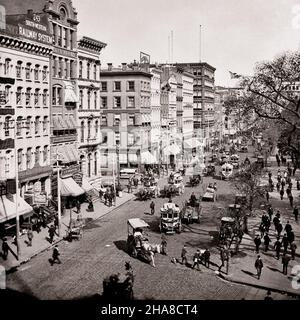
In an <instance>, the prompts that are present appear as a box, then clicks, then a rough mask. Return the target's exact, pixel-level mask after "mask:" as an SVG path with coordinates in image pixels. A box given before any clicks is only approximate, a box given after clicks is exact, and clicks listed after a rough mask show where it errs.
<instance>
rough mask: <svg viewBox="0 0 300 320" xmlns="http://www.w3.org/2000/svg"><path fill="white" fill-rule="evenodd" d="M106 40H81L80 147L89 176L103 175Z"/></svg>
mask: <svg viewBox="0 0 300 320" xmlns="http://www.w3.org/2000/svg"><path fill="white" fill-rule="evenodd" d="M105 46H106V44H105V43H103V42H100V41H97V40H94V39H91V38H88V37H83V38H81V39H80V40H79V41H78V90H79V105H78V124H79V130H78V147H79V158H80V170H81V172H82V173H83V175H84V176H85V177H87V178H89V179H95V178H97V177H98V176H100V175H101V167H100V142H101V132H100V123H101V110H100V67H101V65H100V60H99V55H100V52H101V50H102V49H103V48H105Z"/></svg>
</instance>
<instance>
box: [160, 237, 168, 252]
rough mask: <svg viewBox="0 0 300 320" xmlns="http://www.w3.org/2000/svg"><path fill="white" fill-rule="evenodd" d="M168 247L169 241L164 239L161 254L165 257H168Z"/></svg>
mask: <svg viewBox="0 0 300 320" xmlns="http://www.w3.org/2000/svg"><path fill="white" fill-rule="evenodd" d="M167 245H168V243H167V240H166V238H165V237H163V238H162V241H161V253H162V254H164V255H167Z"/></svg>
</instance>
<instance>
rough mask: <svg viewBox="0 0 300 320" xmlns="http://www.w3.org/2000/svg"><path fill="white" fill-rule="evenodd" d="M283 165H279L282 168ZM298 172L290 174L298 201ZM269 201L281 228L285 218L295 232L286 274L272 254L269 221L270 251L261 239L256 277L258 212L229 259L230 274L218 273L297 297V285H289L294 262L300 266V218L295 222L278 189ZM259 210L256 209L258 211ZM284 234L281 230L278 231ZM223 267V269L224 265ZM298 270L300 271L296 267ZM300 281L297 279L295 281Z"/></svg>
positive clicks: (273, 237) (272, 231)
mask: <svg viewBox="0 0 300 320" xmlns="http://www.w3.org/2000/svg"><path fill="white" fill-rule="evenodd" d="M283 168H284V167H281V169H283ZM270 169H271V171H272V173H273V179H274V178H275V177H276V176H277V170H278V167H274V166H273V167H271V168H270ZM298 176H299V172H297V174H296V176H295V177H293V179H292V180H293V181H292V182H293V190H292V193H293V196H294V204H296V205H298V206H299V205H300V198H299V194H300V191H297V189H296V183H295V179H296V178H298ZM270 203H271V204H272V207H273V208H274V211H275V212H276V210H277V209H278V210H280V213H281V223H282V225H283V228H284V227H285V225H286V223H287V221H289V222H290V224H291V225H292V228H293V231H294V233H295V243H296V245H297V250H296V258H295V260H290V262H289V266H288V274H287V275H284V274H283V273H282V264H281V257H282V252H281V256H280V259H279V260H277V259H276V258H275V251H274V247H273V246H274V243H275V241H276V237H277V233H275V228H274V224H273V223H272V224H271V228H270V231H269V236H270V238H271V241H272V242H271V244H270V246H269V248H270V249H269V251H268V252H264V245H263V239H262V245H261V246H260V253H259V254H260V256H261V259H262V261H263V263H264V267H263V270H262V275H261V278H260V279H259V280H258V279H257V276H256V269H255V267H254V263H255V260H256V258H257V254H256V252H255V245H254V242H253V239H254V237H255V234H256V233H260V232H259V225H260V222H261V213H257V214H256V215H255V214H254V216H253V217H251V218H249V221H248V228H249V231H250V232H249V235H244V238H243V241H242V243H241V245H240V250H239V254H238V255H237V256H233V257H232V258H231V259H230V263H229V274H228V275H226V274H225V273H220V274H219V276H220V277H221V278H224V279H226V280H228V281H233V282H236V283H240V284H245V285H250V286H254V287H257V288H261V289H265V290H271V291H276V292H285V293H287V294H290V295H293V296H298V297H300V289H295V288H293V286H292V280H293V279H294V278H295V276H296V274H293V273H292V269H293V267H294V266H296V265H297V266H299V269H300V222H298V223H297V222H296V221H295V218H294V216H293V214H292V212H293V210H292V208H291V207H290V203H289V200H288V199H287V196H286V195H285V197H284V199H283V200H280V196H279V194H278V192H277V191H274V192H270ZM258 212H259V211H258ZM283 234H284V230H283V232H282V234H281V237H282V235H283ZM288 255H289V257H290V250H289V249H288ZM214 260H215V261H220V257H219V254H217V255H216V256H215V259H214ZM223 270H224V269H223ZM298 272H299V271H298ZM298 285H299V281H298Z"/></svg>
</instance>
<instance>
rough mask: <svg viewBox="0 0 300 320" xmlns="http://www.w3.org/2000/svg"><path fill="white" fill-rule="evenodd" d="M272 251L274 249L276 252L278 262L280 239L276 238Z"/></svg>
mask: <svg viewBox="0 0 300 320" xmlns="http://www.w3.org/2000/svg"><path fill="white" fill-rule="evenodd" d="M274 249H275V251H276V259H277V260H279V257H280V250H281V242H280V237H277V240H276V242H275V243H274Z"/></svg>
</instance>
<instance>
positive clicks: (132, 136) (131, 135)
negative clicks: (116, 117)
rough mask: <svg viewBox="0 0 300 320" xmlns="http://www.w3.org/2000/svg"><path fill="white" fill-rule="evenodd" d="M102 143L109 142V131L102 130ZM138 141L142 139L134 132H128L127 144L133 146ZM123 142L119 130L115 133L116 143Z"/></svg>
mask: <svg viewBox="0 0 300 320" xmlns="http://www.w3.org/2000/svg"><path fill="white" fill-rule="evenodd" d="M101 136H102V138H101V144H103V145H106V144H107V143H108V133H107V132H102V133H101ZM138 141H140V137H139V136H137V135H135V134H134V133H127V145H128V146H133V145H134V144H136V143H137V142H138ZM120 144H121V135H120V133H119V132H115V133H114V145H120Z"/></svg>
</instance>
